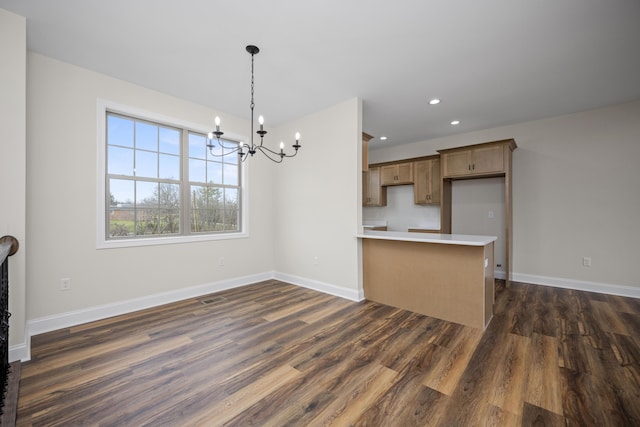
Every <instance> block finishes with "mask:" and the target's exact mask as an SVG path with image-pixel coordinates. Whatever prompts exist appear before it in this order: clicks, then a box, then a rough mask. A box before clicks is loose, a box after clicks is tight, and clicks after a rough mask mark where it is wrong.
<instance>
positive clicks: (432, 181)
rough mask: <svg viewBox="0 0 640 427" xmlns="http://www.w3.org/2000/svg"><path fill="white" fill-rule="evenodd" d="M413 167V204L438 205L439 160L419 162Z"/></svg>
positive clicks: (439, 185)
mask: <svg viewBox="0 0 640 427" xmlns="http://www.w3.org/2000/svg"><path fill="white" fill-rule="evenodd" d="M413 166H414V167H413V168H414V175H415V176H414V183H413V200H414V203H415V204H416V205H429V204H440V187H441V179H440V159H438V158H434V159H428V160H420V161H417V162H415V163H414V164H413Z"/></svg>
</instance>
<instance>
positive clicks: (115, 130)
mask: <svg viewBox="0 0 640 427" xmlns="http://www.w3.org/2000/svg"><path fill="white" fill-rule="evenodd" d="M107 141H108V142H107V143H108V144H111V145H121V146H123V147H133V120H131V119H125V118H123V117H118V116H114V115H111V114H108V115H107Z"/></svg>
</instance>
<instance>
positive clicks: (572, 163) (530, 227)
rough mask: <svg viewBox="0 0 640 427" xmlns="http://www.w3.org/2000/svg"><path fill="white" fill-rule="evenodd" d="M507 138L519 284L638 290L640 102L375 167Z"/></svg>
mask: <svg viewBox="0 0 640 427" xmlns="http://www.w3.org/2000/svg"><path fill="white" fill-rule="evenodd" d="M523 102H524V101H523ZM505 138H514V139H515V141H516V143H517V144H518V148H517V149H516V150H515V151H514V153H513V207H514V213H513V225H514V236H513V238H514V256H513V258H514V259H513V262H514V264H513V272H514V273H515V274H514V276H515V278H516V280H517V279H518V278H520V279H522V280H528V281H532V282H535V281H537V282H539V283H549V284H561V285H563V284H564V285H567V286H571V285H572V283H573V281H575V282H576V284H577V285H580V284H587V285H591V284H594V285H608V284H609V285H614V286H615V287H620V286H622V287H625V286H626V287H632V288H633V289H636V288H640V273H638V268H637V263H638V254H640V225H639V222H638V218H640V214H639V213H640V191H639V188H640V167H638V160H639V159H640V102H633V103H627V104H621V105H614V106H611V107H608V108H602V109H596V110H590V111H585V112H581V113H576V114H571V115H564V116H559V117H552V118H548V119H544V120H536V121H531V122H526V123H520V124H515V125H511V126H504V127H499V128H494V129H487V130H484V131H478V132H471V133H466V134H460V135H454V136H451V137H447V138H438V139H433V140H429V141H422V142H416V143H412V144H406V145H403V146H399V147H389V148H378V149H375V150H371V151H370V153H369V160H370V162H371V163H377V162H384V161H391V160H399V159H404V158H410V157H418V156H425V155H431V154H436V150H438V149H442V148H450V147H455V146H463V145H469V144H477V143H482V142H487V141H494V140H499V139H505ZM585 256H586V257H591V258H592V266H591V267H583V266H582V258H583V257H585ZM601 288H602V287H601ZM605 288H606V286H605ZM613 291H614V292H615V289H613ZM636 291H637V289H636Z"/></svg>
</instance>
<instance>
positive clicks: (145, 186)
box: [136, 181, 158, 208]
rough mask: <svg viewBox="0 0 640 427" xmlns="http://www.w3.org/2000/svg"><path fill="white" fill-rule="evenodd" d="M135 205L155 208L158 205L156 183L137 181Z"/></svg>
mask: <svg viewBox="0 0 640 427" xmlns="http://www.w3.org/2000/svg"><path fill="white" fill-rule="evenodd" d="M136 205H137V206H138V207H152V208H156V207H157V206H158V183H156V182H143V181H137V182H136Z"/></svg>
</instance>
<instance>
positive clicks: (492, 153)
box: [442, 145, 504, 178]
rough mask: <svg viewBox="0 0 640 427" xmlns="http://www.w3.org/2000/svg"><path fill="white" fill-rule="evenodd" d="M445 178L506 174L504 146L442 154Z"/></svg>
mask: <svg viewBox="0 0 640 427" xmlns="http://www.w3.org/2000/svg"><path fill="white" fill-rule="evenodd" d="M442 164H443V176H444V177H445V178H449V177H463V176H473V175H491V174H500V173H504V148H503V146H502V145H492V146H486V147H478V148H473V149H468V150H461V151H452V152H447V153H442Z"/></svg>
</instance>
